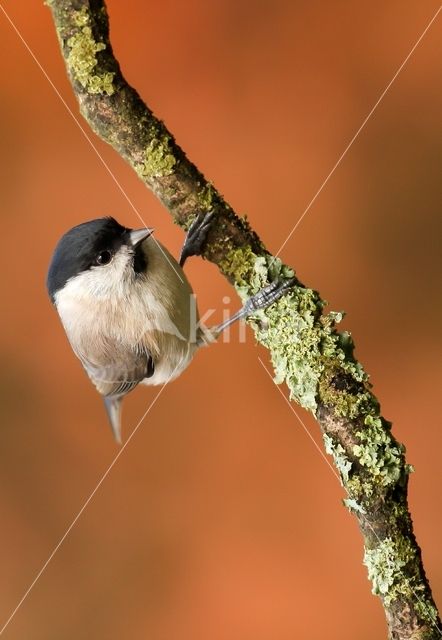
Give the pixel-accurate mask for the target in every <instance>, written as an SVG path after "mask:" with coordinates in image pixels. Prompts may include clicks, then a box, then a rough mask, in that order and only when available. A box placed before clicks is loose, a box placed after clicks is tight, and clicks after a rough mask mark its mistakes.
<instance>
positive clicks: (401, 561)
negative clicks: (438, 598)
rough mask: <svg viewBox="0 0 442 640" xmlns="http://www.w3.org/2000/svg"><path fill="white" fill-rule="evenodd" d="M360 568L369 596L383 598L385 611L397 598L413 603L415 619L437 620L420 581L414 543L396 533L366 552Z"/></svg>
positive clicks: (435, 611)
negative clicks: (368, 583) (364, 573)
mask: <svg viewBox="0 0 442 640" xmlns="http://www.w3.org/2000/svg"><path fill="white" fill-rule="evenodd" d="M364 564H365V566H366V567H367V569H368V577H369V578H370V580H371V581H372V585H373V589H372V591H373V593H374V594H376V595H380V596H382V597H383V600H384V604H385V605H386V606H387V607H389V606H390V605H391V604H392V603H393V602H394V601H395V600H397V599H398V598H405V599H407V600H409V601H412V602H413V607H414V609H415V610H416V612H417V613H418V615H419V616H420V617H421V618H423V619H424V620H426V621H427V622H429V623H434V621H435V620H437V618H438V613H437V609H436V608H435V606H434V605H433V603H432V602H431V601H430V600H429V599H428V593H427V591H426V587H425V585H424V584H423V583H422V581H421V580H420V574H419V558H418V555H417V550H416V547H415V545H414V543H413V542H412V541H411V540H410V539H409V538H406V537H405V536H403V535H401V534H400V533H399V532H398V533H397V534H396V535H395V537H394V539H393V538H391V537H387V538H385V539H384V540H382V541H381V542H380V543H379V545H378V546H377V547H375V548H374V549H366V550H365V554H364Z"/></svg>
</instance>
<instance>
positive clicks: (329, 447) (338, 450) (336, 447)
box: [324, 433, 352, 483]
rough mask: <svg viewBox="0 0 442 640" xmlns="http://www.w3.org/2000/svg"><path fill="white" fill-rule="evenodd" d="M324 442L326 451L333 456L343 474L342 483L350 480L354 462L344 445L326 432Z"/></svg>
mask: <svg viewBox="0 0 442 640" xmlns="http://www.w3.org/2000/svg"><path fill="white" fill-rule="evenodd" d="M324 444H325V451H326V453H328V454H329V455H330V456H333V460H334V462H335V466H336V468H337V469H338V471H339V473H340V474H341V483H344V482H345V483H346V482H348V479H349V473H350V471H351V468H352V462H351V461H350V460H349V459H348V458H347V455H346V453H345V449H344V447H343V446H342V445H341V444H339V442H335V441H334V440H333V438H331V437H330V436H329V435H328V434H327V433H325V434H324Z"/></svg>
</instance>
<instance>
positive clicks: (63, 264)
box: [46, 218, 130, 302]
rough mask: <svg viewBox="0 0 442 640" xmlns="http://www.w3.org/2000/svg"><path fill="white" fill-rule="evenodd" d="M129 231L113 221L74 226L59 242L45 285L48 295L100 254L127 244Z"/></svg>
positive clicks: (51, 296) (93, 261) (93, 221)
mask: <svg viewBox="0 0 442 640" xmlns="http://www.w3.org/2000/svg"><path fill="white" fill-rule="evenodd" d="M129 234H130V229H127V228H126V227H123V226H122V225H121V224H119V223H118V222H117V221H116V220H114V218H97V219H96V220H90V221H89V222H83V223H82V224H79V225H77V226H76V227H73V228H72V229H70V230H69V231H67V232H66V233H65V234H64V236H62V237H61V239H60V240H59V242H58V244H57V246H56V248H55V251H54V255H53V256H52V261H51V264H50V265H49V271H48V276H47V280H46V286H47V289H48V293H49V296H50V298H51V300H52V302H54V296H55V294H56V293H57V291H59V290H60V289H63V287H64V285H65V284H66V282H67V281H68V280H69V279H70V278H73V277H74V276H76V275H78V274H79V273H81V272H83V271H87V270H88V269H90V268H91V266H92V265H93V264H94V263H95V260H96V258H97V255H98V254H99V253H100V252H101V251H111V252H112V253H115V252H116V251H118V249H119V248H120V247H121V245H123V244H129V242H130V240H129V238H130V236H129Z"/></svg>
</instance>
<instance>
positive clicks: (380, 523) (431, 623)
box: [47, 0, 441, 640]
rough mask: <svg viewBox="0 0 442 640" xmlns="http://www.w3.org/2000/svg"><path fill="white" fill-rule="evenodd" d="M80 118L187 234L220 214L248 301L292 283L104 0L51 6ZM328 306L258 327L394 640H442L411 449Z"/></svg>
mask: <svg viewBox="0 0 442 640" xmlns="http://www.w3.org/2000/svg"><path fill="white" fill-rule="evenodd" d="M47 4H49V6H50V8H51V11H52V15H53V18H54V22H55V27H56V31H57V35H58V38H59V41H60V45H61V50H62V53H63V57H64V59H65V62H66V66H67V70H68V74H69V77H70V80H71V82H72V86H73V89H74V92H75V94H76V96H77V98H78V101H79V103H80V111H81V113H82V114H83V116H84V117H85V118H86V120H87V121H88V123H89V124H90V126H91V127H92V129H93V130H94V131H95V132H96V133H97V135H99V136H100V137H101V138H102V139H103V140H105V141H106V142H108V143H109V144H111V145H112V146H113V147H114V149H115V150H116V151H117V152H118V153H119V154H120V155H121V156H122V157H123V158H124V159H125V160H127V162H128V163H129V164H130V165H131V166H132V167H133V169H134V170H135V171H136V172H137V174H138V176H139V177H140V178H141V180H142V181H143V182H144V183H145V184H146V185H147V186H148V187H149V188H150V189H152V191H153V192H154V193H155V195H156V196H157V197H158V198H159V199H160V200H161V202H162V203H163V204H164V205H165V207H167V209H168V210H169V211H170V213H171V214H172V216H173V219H174V221H175V222H176V223H177V224H179V225H180V226H181V227H183V228H184V229H187V228H188V227H189V225H190V223H191V221H192V220H193V218H194V217H195V215H196V213H198V212H200V211H209V210H214V211H215V214H216V224H214V225H213V226H212V228H211V230H210V234H209V239H208V243H207V248H206V250H205V253H204V257H205V258H206V259H208V260H210V261H211V262H213V263H214V264H216V265H217V266H218V267H219V269H220V271H221V272H222V273H223V274H224V275H225V276H226V277H227V278H228V280H229V281H230V282H231V283H232V284H233V285H234V286H235V288H236V289H237V291H238V293H239V294H240V295H241V297H242V298H246V297H248V296H250V295H251V294H253V293H256V292H257V291H258V290H259V289H260V288H262V287H263V286H265V285H266V284H268V282H269V281H271V280H273V279H274V278H276V277H284V276H289V275H292V274H293V271H292V270H291V269H290V268H289V267H287V266H285V265H283V264H282V263H281V261H280V260H279V259H278V258H273V257H272V256H271V255H270V254H269V252H268V251H267V250H266V248H265V247H264V245H263V244H262V242H261V240H260V239H259V238H258V236H257V235H256V233H255V232H254V231H253V229H251V227H250V226H249V224H248V223H247V222H246V221H245V220H244V219H241V218H239V217H237V216H236V215H235V213H234V212H233V210H232V208H231V207H230V206H229V205H228V204H227V203H226V202H225V201H224V199H223V198H222V196H221V195H220V194H219V193H218V192H217V190H216V189H215V188H214V187H213V185H212V184H211V183H209V182H207V180H206V179H205V178H204V176H203V175H202V174H201V173H200V171H199V170H198V169H197V168H196V167H195V165H194V164H192V163H191V162H190V161H189V160H188V159H187V158H186V156H185V154H184V152H183V151H182V150H181V149H180V147H179V146H178V145H177V144H176V142H175V140H174V138H173V136H172V134H171V133H170V132H169V131H168V130H167V129H166V127H165V125H164V124H163V123H162V122H161V121H160V120H158V119H157V118H156V117H155V116H154V115H153V113H152V111H151V110H150V109H149V108H148V107H147V106H146V105H145V104H144V102H143V101H142V100H141V98H140V96H139V95H138V93H137V92H136V91H135V90H134V89H133V88H132V87H130V86H129V85H128V84H127V82H126V81H125V79H124V78H123V76H122V74H121V71H120V67H119V64H118V62H117V60H116V59H115V58H114V56H113V53H112V47H111V44H110V41H109V28H108V17H107V12H106V8H105V5H104V2H103V0H47ZM324 306H325V303H324V302H323V300H322V299H321V298H320V296H319V294H318V293H317V292H316V291H314V290H313V289H309V288H307V287H305V286H304V285H302V284H301V283H300V282H299V281H297V285H296V286H295V287H294V289H293V291H292V292H291V293H290V294H288V295H286V296H284V297H283V298H282V299H280V300H279V301H278V302H277V303H276V304H274V305H272V307H270V308H269V309H267V310H265V311H264V312H261V313H262V319H264V318H265V322H260V321H259V319H258V320H255V321H251V325H252V327H253V329H254V331H255V334H256V338H257V340H258V341H259V342H260V343H261V344H263V345H265V346H266V347H267V348H268V349H269V351H270V355H271V359H272V363H273V366H274V368H275V382H276V383H277V384H280V383H282V382H284V381H285V382H286V384H287V386H288V388H289V390H290V397H291V399H293V400H295V401H296V402H297V403H298V404H300V405H301V406H302V407H304V408H305V409H308V410H309V411H311V412H312V413H313V414H314V416H315V417H316V419H317V421H318V423H319V425H320V427H321V430H322V434H323V437H324V442H325V448H326V451H327V453H329V454H331V455H332V456H333V458H334V462H335V465H336V467H337V469H338V470H339V473H340V477H341V481H342V484H343V486H344V488H345V489H346V491H347V494H348V498H347V499H346V500H345V501H344V502H345V504H346V506H347V507H348V509H349V510H350V511H351V512H352V513H354V515H355V517H356V518H357V520H358V523H359V526H360V529H361V532H362V535H363V538H364V545H365V555H364V564H365V565H366V566H367V568H368V575H369V578H370V580H371V581H372V585H373V593H375V594H377V595H379V596H380V599H381V601H382V604H383V606H384V609H385V614H386V617H387V622H388V626H389V632H390V638H394V639H395V640H396V639H397V640H405V639H411V638H412V639H413V640H418V639H419V640H421V639H422V640H423V639H425V640H428V639H430V638H431V639H433V638H434V639H436V638H439V637H440V631H439V629H440V627H441V625H440V620H439V617H438V612H437V609H436V606H435V604H434V601H433V599H432V595H431V590H430V586H429V583H428V580H427V578H426V575H425V572H424V568H423V565H422V559H421V551H420V548H419V546H418V544H417V542H416V539H415V536H414V534H413V528H412V521H411V516H410V514H409V511H408V505H407V484H408V476H409V473H410V471H411V467H410V466H409V465H407V464H406V461H405V455H404V453H405V448H404V446H403V445H401V444H400V443H399V442H397V440H396V439H395V438H394V436H393V435H392V433H391V425H390V423H389V422H387V421H386V420H385V419H384V418H383V417H382V416H381V414H380V407H379V403H378V401H377V399H376V397H375V396H374V394H373V392H372V390H371V385H370V383H369V379H368V375H367V374H366V373H365V371H364V369H363V367H362V365H361V364H360V363H359V362H357V360H356V359H355V357H354V355H353V348H354V345H353V342H352V339H351V337H350V335H349V334H348V333H346V332H343V333H340V332H338V331H337V329H336V324H337V323H338V322H339V321H340V319H341V314H337V313H328V314H325V313H324Z"/></svg>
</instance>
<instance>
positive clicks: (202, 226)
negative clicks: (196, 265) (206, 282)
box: [180, 211, 215, 267]
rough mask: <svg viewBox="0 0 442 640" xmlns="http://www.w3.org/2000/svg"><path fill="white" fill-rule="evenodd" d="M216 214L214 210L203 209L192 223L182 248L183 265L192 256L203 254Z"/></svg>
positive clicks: (181, 260) (181, 259)
mask: <svg viewBox="0 0 442 640" xmlns="http://www.w3.org/2000/svg"><path fill="white" fill-rule="evenodd" d="M214 215H215V212H214V211H209V212H205V211H201V212H200V213H199V214H198V215H197V217H196V218H195V220H194V221H193V222H192V224H191V225H190V227H189V230H188V232H187V236H186V239H185V241H184V244H183V248H182V249H181V255H180V266H181V267H182V266H183V265H184V263H185V262H186V260H187V258H190V256H200V255H201V253H202V251H203V247H204V244H205V242H206V239H207V234H208V232H209V229H210V225H211V224H212V220H213V218H214Z"/></svg>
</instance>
